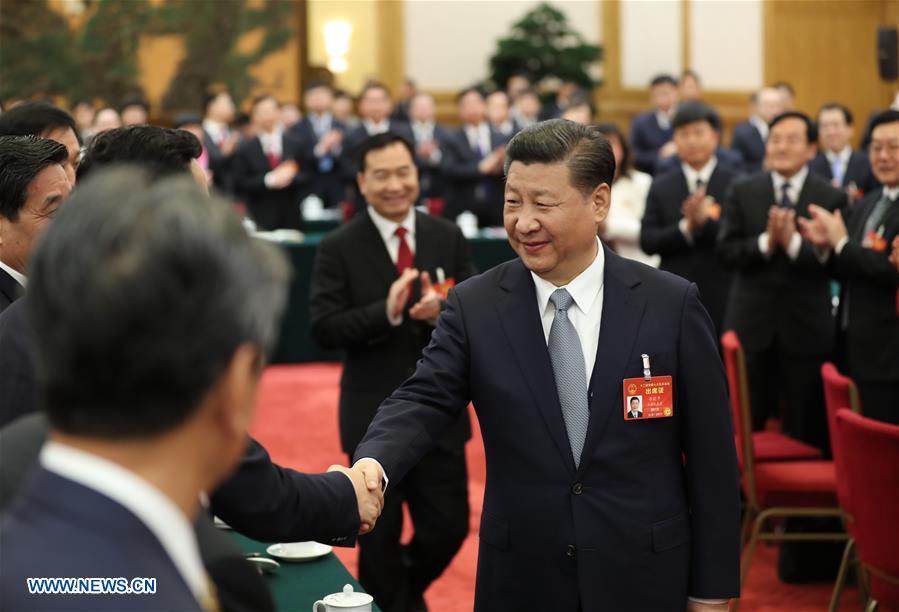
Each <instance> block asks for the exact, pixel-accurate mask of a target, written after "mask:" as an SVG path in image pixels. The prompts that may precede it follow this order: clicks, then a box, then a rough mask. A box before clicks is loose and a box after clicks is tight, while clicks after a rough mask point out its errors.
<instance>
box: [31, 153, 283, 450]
mask: <svg viewBox="0 0 899 612" xmlns="http://www.w3.org/2000/svg"><path fill="white" fill-rule="evenodd" d="M287 276H288V269H287V266H286V263H285V261H284V258H283V255H282V254H281V253H279V252H278V251H277V249H273V248H272V246H271V245H269V244H265V243H264V242H263V241H261V240H258V239H254V238H252V237H251V236H249V235H248V234H247V232H246V230H245V229H244V228H243V227H242V226H241V223H240V220H239V218H238V216H237V215H236V213H235V212H234V210H233V209H232V207H231V206H230V205H229V204H228V203H227V202H225V201H223V200H221V199H219V198H217V197H208V196H206V194H204V193H203V191H202V190H201V189H200V188H199V187H198V186H197V185H196V184H195V183H194V182H193V181H192V180H191V179H190V178H189V177H169V178H167V179H163V180H158V179H156V178H154V177H152V176H151V175H149V174H147V173H146V172H143V171H141V170H140V169H138V168H115V169H105V170H103V171H101V172H98V173H97V174H95V175H94V176H92V177H91V178H90V179H88V180H87V181H85V182H84V183H80V184H79V185H78V189H77V191H75V192H74V193H73V195H72V197H71V198H70V199H69V200H68V201H67V202H66V205H65V206H63V207H62V208H61V210H60V214H59V215H58V216H57V217H56V219H55V220H54V222H53V223H52V224H51V225H50V227H49V228H48V229H47V231H46V232H45V233H44V235H43V236H42V239H41V240H39V242H38V245H37V248H36V249H35V253H34V254H33V256H32V258H31V268H30V274H29V278H28V292H27V293H26V296H25V298H24V299H25V300H26V302H27V307H26V308H25V310H26V312H27V316H28V319H29V321H28V322H29V324H30V327H31V329H32V330H33V331H34V333H33V340H34V341H33V346H34V349H35V350H34V360H35V373H36V378H37V382H38V385H39V388H40V390H41V402H42V406H43V408H44V409H45V410H46V413H47V416H48V419H49V421H50V423H51V425H52V426H53V427H54V428H55V429H57V430H59V431H63V432H66V433H69V434H73V435H80V436H89V437H93V438H102V439H118V440H121V439H141V438H149V437H151V436H154V435H159V434H161V433H164V432H167V431H171V430H173V429H175V428H177V427H178V426H179V425H181V424H182V423H184V422H185V421H186V420H188V419H189V418H191V416H192V415H193V414H194V413H195V411H196V409H197V407H198V406H199V405H200V403H201V402H202V400H203V397H204V396H205V395H206V394H207V393H208V392H209V390H210V389H211V388H212V387H213V386H214V385H215V383H216V381H217V380H218V379H219V378H220V376H221V375H222V373H223V372H224V371H225V369H226V368H227V367H228V364H229V362H230V360H231V358H232V357H233V355H234V352H235V351H236V350H237V348H238V347H239V346H241V345H243V344H251V345H253V346H256V347H258V349H259V351H260V353H261V354H264V353H265V352H266V351H267V350H268V349H269V347H271V346H272V344H273V342H274V340H275V338H276V329H277V321H278V318H279V316H280V313H281V311H282V310H283V305H284V303H285V299H286V280H287ZM260 365H261V364H260Z"/></svg>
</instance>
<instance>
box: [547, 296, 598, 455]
mask: <svg viewBox="0 0 899 612" xmlns="http://www.w3.org/2000/svg"><path fill="white" fill-rule="evenodd" d="M549 301H550V302H552V304H553V305H554V306H555V307H556V314H555V317H554V318H553V324H552V327H550V329H549V342H548V343H547V348H548V349H549V359H550V361H551V362H552V366H553V374H555V377H556V391H557V392H558V394H559V403H560V404H561V405H562V417H563V418H564V419H565V429H566V431H567V432H568V441H569V443H570V444H571V453H572V455H574V465H575V467H577V466H579V465H580V463H581V451H583V450H584V440H585V439H586V438H587V423H588V422H589V420H590V406H589V403H588V400H587V377H586V366H585V364H584V353H583V351H582V350H581V341H580V338H578V335H577V330H576V329H575V328H574V325H573V324H572V323H571V321H570V320H569V319H568V308H569V307H570V306H571V304H572V303H573V302H574V299H573V298H572V297H571V294H570V293H568V290H567V289H556V290H555V291H553V292H552V295H550V296H549Z"/></svg>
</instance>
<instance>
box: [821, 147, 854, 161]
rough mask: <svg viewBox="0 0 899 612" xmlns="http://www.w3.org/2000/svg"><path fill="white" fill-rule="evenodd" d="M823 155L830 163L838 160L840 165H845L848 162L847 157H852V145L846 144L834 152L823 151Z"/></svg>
mask: <svg viewBox="0 0 899 612" xmlns="http://www.w3.org/2000/svg"><path fill="white" fill-rule="evenodd" d="M824 156H825V157H827V161H829V162H830V163H831V164H832V163H833V162H834V161H835V160H839V162H840V165H843V166H846V165H848V164H849V158H850V157H852V147H850V146H849V145H846V146H845V147H843V148H842V149H841V150H840V151H837V152H836V153H834V152H833V151H825V152H824Z"/></svg>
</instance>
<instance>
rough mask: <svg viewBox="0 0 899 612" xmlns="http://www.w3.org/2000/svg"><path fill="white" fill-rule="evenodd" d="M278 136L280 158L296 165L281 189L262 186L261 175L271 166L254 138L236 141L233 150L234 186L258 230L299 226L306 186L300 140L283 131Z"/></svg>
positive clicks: (257, 139) (263, 179) (263, 177)
mask: <svg viewBox="0 0 899 612" xmlns="http://www.w3.org/2000/svg"><path fill="white" fill-rule="evenodd" d="M282 138H283V140H282V152H281V159H282V160H294V161H296V162H297V163H298V164H299V165H300V170H299V172H297V175H296V176H295V177H294V179H293V182H292V183H291V184H290V185H288V186H287V187H286V188H284V189H269V188H268V187H266V186H265V175H266V174H267V173H268V172H270V171H271V169H272V168H271V165H270V164H269V161H268V158H267V157H266V155H265V152H264V151H263V150H262V143H261V141H260V140H259V138H258V137H256V138H250V139H249V140H245V141H244V142H242V143H240V145H238V147H237V150H235V152H234V160H233V162H232V168H233V172H234V187H235V189H236V190H237V193H238V194H239V195H240V196H241V197H243V199H244V201H245V202H246V204H247V206H248V207H249V209H250V212H251V214H252V215H253V217H254V220H255V221H256V225H257V226H258V227H259V229H261V230H272V229H276V228H291V229H299V228H300V201H301V200H302V198H303V196H304V195H305V189H306V188H307V187H308V174H307V172H308V168H307V167H306V165H305V164H303V156H302V152H301V150H300V143H299V142H298V141H297V140H296V139H295V138H294V137H293V136H291V135H290V134H288V133H286V132H285V133H284V136H283V137H282Z"/></svg>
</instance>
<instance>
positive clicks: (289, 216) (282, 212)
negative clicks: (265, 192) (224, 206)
mask: <svg viewBox="0 0 899 612" xmlns="http://www.w3.org/2000/svg"><path fill="white" fill-rule="evenodd" d="M247 208H248V209H249V211H250V215H251V216H252V217H253V221H254V222H255V223H256V227H257V228H258V229H260V230H264V231H271V230H275V229H297V230H298V229H300V227H301V226H302V221H301V219H300V194H299V192H296V193H292V194H291V197H277V198H258V199H254V200H253V201H252V202H247Z"/></svg>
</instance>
